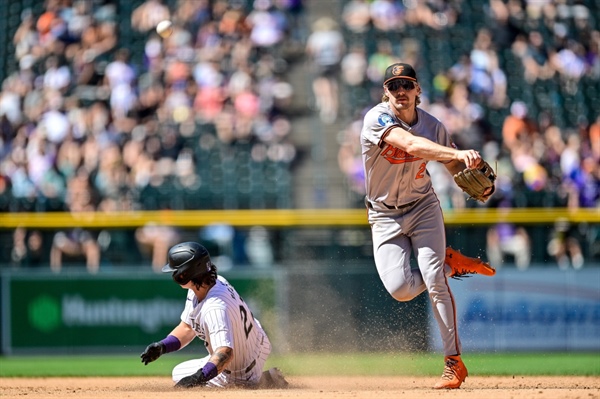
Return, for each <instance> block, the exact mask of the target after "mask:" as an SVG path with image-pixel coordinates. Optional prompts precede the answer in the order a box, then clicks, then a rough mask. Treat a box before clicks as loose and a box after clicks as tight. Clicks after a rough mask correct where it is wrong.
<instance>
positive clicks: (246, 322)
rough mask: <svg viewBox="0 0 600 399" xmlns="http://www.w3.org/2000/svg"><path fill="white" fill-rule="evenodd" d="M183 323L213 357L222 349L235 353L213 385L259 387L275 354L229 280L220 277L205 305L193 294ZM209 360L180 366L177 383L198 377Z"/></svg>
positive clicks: (175, 373)
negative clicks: (270, 355) (269, 361)
mask: <svg viewBox="0 0 600 399" xmlns="http://www.w3.org/2000/svg"><path fill="white" fill-rule="evenodd" d="M181 320H182V321H183V322H184V323H186V324H188V325H190V326H191V327H192V329H193V330H194V331H195V332H196V336H197V337H198V338H200V339H201V340H203V341H204V344H205V346H206V348H207V350H208V353H209V354H212V353H213V352H214V350H215V349H216V348H219V347H221V346H226V347H229V348H232V349H233V359H232V360H231V362H230V363H229V364H228V365H227V369H226V370H224V371H223V372H222V373H220V374H219V375H218V376H216V377H215V378H213V379H212V380H210V381H209V385H212V386H219V387H225V386H229V385H232V384H233V385H252V384H257V383H258V381H259V380H260V377H261V374H262V370H263V366H264V364H265V361H266V360H267V357H268V356H269V353H270V352H271V343H270V342H269V338H268V337H267V334H266V333H265V331H264V330H263V328H262V326H261V325H260V322H259V321H258V320H257V319H255V318H254V316H253V315H252V312H251V311H250V309H249V308H248V305H246V303H245V302H244V300H243V299H242V298H241V297H240V295H239V294H238V293H237V291H236V290H235V289H234V288H233V286H231V285H230V284H229V282H227V280H226V279H225V278H223V277H222V276H218V277H217V281H216V284H215V285H214V286H213V287H212V288H211V289H210V290H209V291H208V294H207V295H206V298H204V300H202V301H201V302H198V299H197V298H196V295H195V294H194V292H193V291H192V290H189V291H188V295H187V300H186V303H185V309H184V310H183V312H182V313H181ZM209 357H210V355H209V356H207V357H205V358H203V359H196V360H190V361H187V362H184V363H182V364H180V365H178V366H176V367H175V369H174V370H173V380H174V381H175V382H177V381H179V380H180V379H181V378H183V377H185V376H188V375H191V374H193V373H195V372H196V371H198V369H199V368H201V367H203V366H204V364H206V362H207V361H208V359H209Z"/></svg>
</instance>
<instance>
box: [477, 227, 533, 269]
mask: <svg viewBox="0 0 600 399" xmlns="http://www.w3.org/2000/svg"><path fill="white" fill-rule="evenodd" d="M486 252H487V256H488V259H489V261H490V263H491V262H494V265H497V267H502V265H504V259H505V257H506V255H509V256H511V257H513V258H514V261H515V265H516V267H517V269H519V270H525V269H527V268H528V267H529V264H530V262H531V240H530V238H529V234H528V233H527V230H525V228H524V227H522V226H516V225H514V224H512V223H499V224H497V225H494V226H492V227H490V228H489V229H488V231H487V245H486Z"/></svg>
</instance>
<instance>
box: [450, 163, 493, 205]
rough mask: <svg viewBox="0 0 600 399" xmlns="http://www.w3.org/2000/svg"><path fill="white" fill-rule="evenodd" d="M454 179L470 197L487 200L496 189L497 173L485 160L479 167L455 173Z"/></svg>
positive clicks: (481, 200)
mask: <svg viewBox="0 0 600 399" xmlns="http://www.w3.org/2000/svg"><path fill="white" fill-rule="evenodd" d="M454 181H455V182H456V184H457V185H458V187H460V188H461V190H463V191H464V192H465V193H467V194H468V195H469V197H470V198H473V199H474V200H477V201H479V202H485V201H487V200H488V198H489V197H490V196H491V195H492V194H493V193H494V191H495V190H496V186H495V185H494V182H495V181H496V173H495V172H494V170H493V169H492V167H491V166H490V165H489V164H488V163H487V162H485V161H482V162H481V165H479V167H478V168H477V169H465V170H463V171H461V172H459V173H457V174H455V175H454Z"/></svg>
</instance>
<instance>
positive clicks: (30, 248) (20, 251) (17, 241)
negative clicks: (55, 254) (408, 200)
mask: <svg viewBox="0 0 600 399" xmlns="http://www.w3.org/2000/svg"><path fill="white" fill-rule="evenodd" d="M43 241H44V240H43V237H42V233H41V232H40V231H39V230H31V231H29V230H27V229H26V228H24V227H17V228H16V229H15V231H14V233H13V246H12V252H11V262H12V264H13V266H16V267H20V266H40V265H41V264H43V262H44V251H43V249H44V248H43Z"/></svg>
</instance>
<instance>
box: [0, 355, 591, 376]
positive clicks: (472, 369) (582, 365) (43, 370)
mask: <svg viewBox="0 0 600 399" xmlns="http://www.w3.org/2000/svg"><path fill="white" fill-rule="evenodd" d="M190 358H192V356H191V355H189V354H187V355H179V354H169V355H166V356H163V357H162V358H160V359H159V360H158V361H156V362H154V363H151V364H149V365H147V366H144V365H143V364H141V362H140V360H139V358H138V357H137V356H122V355H114V356H112V355H105V356H104V355H102V356H101V355H93V356H92V355H89V356H87V355H86V356H84V355H78V356H18V357H16V356H9V357H0V377H51V376H56V377H58V376H81V377H88V376H167V375H170V373H171V369H172V368H173V366H175V365H176V364H178V363H179V362H182V361H184V360H187V359H190ZM463 359H464V361H465V363H466V364H467V367H468V368H469V373H470V374H471V375H472V376H474V375H480V376H485V375H584V376H586V375H587V376H599V375H600V354H598V353H548V354H542V353H514V354H512V353H502V354H466V355H464V356H463ZM441 364H442V356H441V355H438V354H429V353H425V354H414V355H413V354H374V353H369V354H295V355H285V356H282V355H274V356H271V357H270V358H269V360H268V362H267V367H273V366H277V367H279V368H281V369H282V370H283V371H284V373H285V374H286V375H290V376H294V375H297V376H300V375H302V376H310V375H320V376H323V375H414V376H429V375H431V376H434V375H437V374H439V373H440V367H441Z"/></svg>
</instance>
